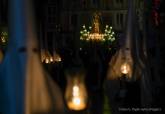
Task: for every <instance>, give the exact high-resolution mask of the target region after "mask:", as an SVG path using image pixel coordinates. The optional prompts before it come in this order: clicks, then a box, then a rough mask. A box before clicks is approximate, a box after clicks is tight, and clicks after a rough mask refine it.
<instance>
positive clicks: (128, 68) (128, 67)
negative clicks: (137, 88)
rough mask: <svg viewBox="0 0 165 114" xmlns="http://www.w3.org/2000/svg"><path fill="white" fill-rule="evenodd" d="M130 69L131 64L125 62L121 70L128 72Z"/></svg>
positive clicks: (124, 72)
mask: <svg viewBox="0 0 165 114" xmlns="http://www.w3.org/2000/svg"><path fill="white" fill-rule="evenodd" d="M129 71H130V66H129V64H128V63H124V64H122V65H121V72H122V73H123V74H128V73H129Z"/></svg>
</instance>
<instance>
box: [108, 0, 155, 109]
mask: <svg viewBox="0 0 165 114" xmlns="http://www.w3.org/2000/svg"><path fill="white" fill-rule="evenodd" d="M136 2H137V1H136V0H128V14H127V22H126V29H125V31H124V37H123V38H124V42H123V44H122V45H121V47H120V49H119V50H118V51H117V52H116V54H115V55H114V56H113V57H112V59H111V61H110V63H109V69H108V73H107V80H109V81H111V84H109V87H110V88H111V89H112V91H113V90H114V91H117V90H118V89H119V86H120V84H119V82H118V80H119V78H121V77H122V76H123V75H125V76H126V81H137V80H138V82H139V83H140V90H141V96H140V98H141V99H143V100H141V105H142V106H146V105H147V104H150V103H151V99H152V95H151V94H152V93H151V78H150V75H149V72H148V69H147V61H148V60H147V53H146V44H145V43H146V42H145V37H146V36H145V35H143V36H142V35H140V32H139V26H138V21H137V16H136ZM143 24H144V23H143ZM114 88H115V89H114ZM111 89H110V91H111ZM112 91H111V92H112ZM112 93H113V92H112ZM114 94H115V92H114ZM138 94H140V93H138ZM112 96H113V95H112Z"/></svg>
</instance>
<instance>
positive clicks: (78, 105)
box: [68, 85, 86, 110]
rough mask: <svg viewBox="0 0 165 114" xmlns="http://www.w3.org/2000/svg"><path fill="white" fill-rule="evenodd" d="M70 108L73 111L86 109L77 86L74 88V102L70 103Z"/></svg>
mask: <svg viewBox="0 0 165 114" xmlns="http://www.w3.org/2000/svg"><path fill="white" fill-rule="evenodd" d="M68 107H69V108H70V109H73V110H83V109H84V108H85V107H86V103H85V102H84V100H83V97H82V96H81V95H80V88H79V87H78V86H77V85H75V86H73V96H72V100H71V101H69V102H68Z"/></svg>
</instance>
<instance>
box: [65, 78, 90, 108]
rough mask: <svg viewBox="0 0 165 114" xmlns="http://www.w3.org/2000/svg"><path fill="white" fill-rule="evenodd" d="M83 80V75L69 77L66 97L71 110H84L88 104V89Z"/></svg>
mask: <svg viewBox="0 0 165 114" xmlns="http://www.w3.org/2000/svg"><path fill="white" fill-rule="evenodd" d="M83 80H84V79H83V78H82V77H81V76H80V77H74V76H73V77H67V88H66V93H65V99H66V103H67V106H68V108H69V109H71V110H83V109H85V108H86V106H87V91H86V88H85V85H84V81H83Z"/></svg>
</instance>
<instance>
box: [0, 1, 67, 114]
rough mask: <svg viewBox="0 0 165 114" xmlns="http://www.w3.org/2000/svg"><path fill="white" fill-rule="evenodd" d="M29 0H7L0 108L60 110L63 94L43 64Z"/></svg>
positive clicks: (25, 113)
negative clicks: (7, 30) (6, 31)
mask: <svg viewBox="0 0 165 114" xmlns="http://www.w3.org/2000/svg"><path fill="white" fill-rule="evenodd" d="M30 1H31V0H9V37H10V40H9V45H8V49H7V52H6V55H5V56H4V58H3V61H2V64H0V112H2V114H60V113H63V111H64V104H63V99H62V94H61V91H60V89H59V87H58V86H57V85H56V84H55V83H54V82H53V80H52V79H51V77H50V76H49V75H47V73H46V72H44V70H43V68H42V65H41V61H40V59H39V52H38V47H37V41H36V39H37V38H36V33H35V30H34V24H35V23H34V21H33V12H32V4H31V3H30Z"/></svg>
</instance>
